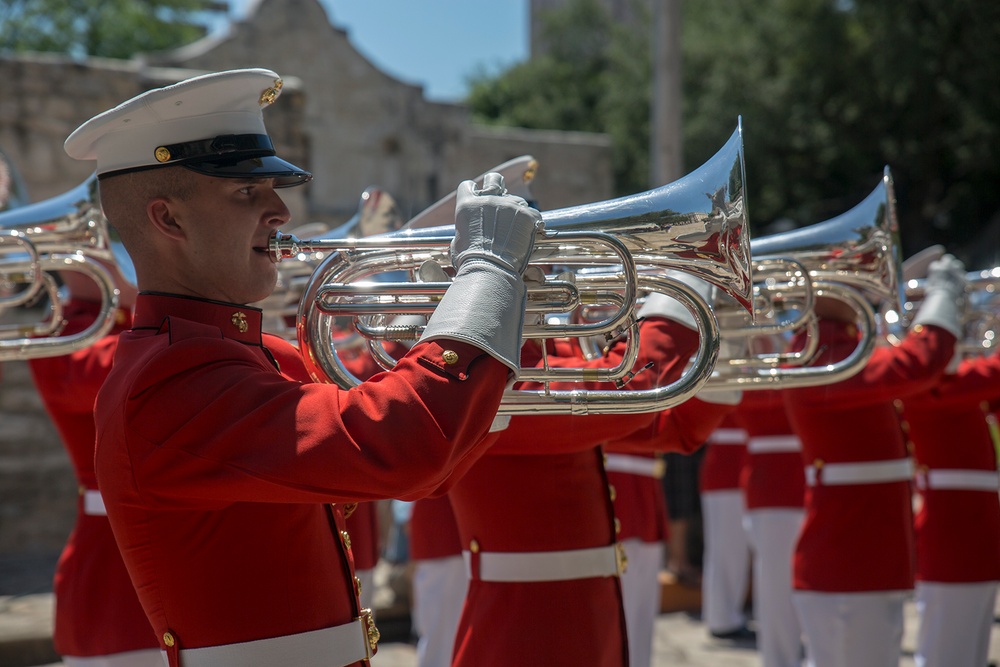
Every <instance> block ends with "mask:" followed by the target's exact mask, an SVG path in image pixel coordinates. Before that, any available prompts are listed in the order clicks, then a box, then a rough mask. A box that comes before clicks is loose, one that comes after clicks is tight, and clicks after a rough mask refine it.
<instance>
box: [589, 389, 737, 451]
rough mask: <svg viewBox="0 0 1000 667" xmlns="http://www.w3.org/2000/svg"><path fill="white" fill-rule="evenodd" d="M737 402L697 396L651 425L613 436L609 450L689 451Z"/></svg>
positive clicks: (702, 442)
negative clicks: (621, 436) (710, 400)
mask: <svg viewBox="0 0 1000 667" xmlns="http://www.w3.org/2000/svg"><path fill="white" fill-rule="evenodd" d="M735 409H736V405H728V404H725V403H707V402H705V401H702V400H701V399H699V398H698V397H694V398H692V399H690V400H688V401H685V402H683V403H681V404H680V405H677V406H674V407H672V408H668V409H666V410H664V411H663V412H660V413H659V414H657V415H656V419H655V420H654V421H653V423H652V424H650V425H649V426H648V427H645V428H642V429H639V430H637V431H635V432H633V433H630V434H629V435H628V436H626V437H624V438H620V439H618V440H614V441H612V442H610V443H608V445H607V446H606V447H605V449H606V450H607V451H609V452H626V453H629V452H650V451H658V452H680V453H682V454H690V453H692V452H694V451H695V450H697V449H698V448H699V447H701V446H702V445H704V444H705V441H706V440H708V436H710V435H712V432H713V431H715V429H716V428H718V427H719V424H721V423H722V420H723V419H725V417H726V415H728V414H730V413H732V412H733V411H734V410H735Z"/></svg>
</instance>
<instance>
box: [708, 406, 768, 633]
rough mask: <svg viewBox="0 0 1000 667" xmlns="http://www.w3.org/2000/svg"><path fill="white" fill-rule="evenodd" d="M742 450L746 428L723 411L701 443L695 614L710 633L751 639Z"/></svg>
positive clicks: (745, 439) (744, 448)
mask: <svg viewBox="0 0 1000 667" xmlns="http://www.w3.org/2000/svg"><path fill="white" fill-rule="evenodd" d="M746 456H747V432H746V429H744V428H743V427H742V426H740V425H739V424H738V423H736V417H735V415H733V414H729V415H727V416H726V418H725V419H724V420H723V421H722V424H720V426H719V428H717V429H716V430H715V431H713V432H712V434H711V435H710V436H709V437H708V442H707V443H705V458H704V459H702V462H701V471H700V476H699V490H700V492H701V516H702V526H703V530H704V535H705V542H704V543H705V549H704V556H703V559H702V575H701V577H702V578H701V591H702V595H701V619H702V621H703V622H704V623H705V626H706V627H707V628H708V632H709V635H711V636H712V637H714V638H716V639H724V640H730V641H736V642H752V641H754V640H755V639H756V636H755V634H754V631H753V630H751V629H750V628H749V627H748V626H747V614H746V611H745V609H746V602H747V594H748V593H749V590H750V542H749V541H748V539H747V534H746V531H745V530H744V528H743V519H744V514H745V507H744V504H743V494H742V492H741V491H740V471H741V470H742V469H743V463H744V461H745V460H746Z"/></svg>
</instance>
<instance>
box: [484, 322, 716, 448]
mask: <svg viewBox="0 0 1000 667" xmlns="http://www.w3.org/2000/svg"><path fill="white" fill-rule="evenodd" d="M623 345H624V344H623V343H620V344H617V345H615V346H613V347H612V348H611V349H610V350H609V351H608V352H607V353H606V354H605V356H603V357H601V358H600V359H594V360H589V361H585V360H584V359H583V358H582V354H580V353H577V354H576V355H575V356H574V355H569V354H567V353H566V352H563V356H557V357H550V358H549V360H548V362H549V364H550V365H551V366H561V367H566V366H584V367H587V368H608V367H611V366H614V365H616V364H618V363H619V362H620V360H621V358H622V354H623V352H624V347H623ZM697 347H698V334H697V332H695V331H693V330H691V329H688V328H687V327H683V326H680V325H678V324H676V323H675V322H671V321H669V320H665V319H662V318H649V319H647V320H645V321H643V323H642V324H641V325H640V332H639V358H638V360H637V362H636V368H643V367H644V366H645V365H646V364H647V363H652V364H653V367H652V368H650V369H649V370H647V371H645V372H641V373H639V374H637V375H636V376H635V378H633V379H632V381H631V382H630V383H629V384H628V385H627V388H628V389H631V390H637V389H650V388H652V387H653V386H663V385H665V384H668V383H670V382H672V381H674V380H676V379H677V378H679V377H680V376H681V373H682V372H683V371H684V368H685V366H686V365H687V362H688V360H689V359H690V357H691V355H692V354H693V353H694V351H695V350H696V349H697ZM522 386H523V387H525V388H528V389H539V388H540V386H539V385H537V384H529V383H525V384H524V385H522ZM553 388H554V389H572V388H580V387H579V385H577V386H575V387H574V386H572V384H570V383H566V384H556V385H553ZM586 388H588V389H609V388H611V387H609V386H608V385H607V384H604V385H602V384H600V383H586ZM655 419H656V413H635V414H604V415H600V414H590V415H568V414H567V415H516V416H514V417H512V418H511V420H510V425H509V426H508V427H507V429H506V430H504V431H501V432H500V434H499V437H498V439H497V442H496V444H494V445H493V447H492V448H491V449H490V452H491V453H497V454H555V453H561V452H572V451H582V450H586V449H590V448H592V447H595V446H597V445H601V444H604V443H606V442H608V441H609V440H614V439H617V438H620V437H622V436H624V435H625V434H628V433H631V432H633V431H636V430H638V429H641V428H645V427H648V426H649V425H650V424H651V423H653V421H654V420H655Z"/></svg>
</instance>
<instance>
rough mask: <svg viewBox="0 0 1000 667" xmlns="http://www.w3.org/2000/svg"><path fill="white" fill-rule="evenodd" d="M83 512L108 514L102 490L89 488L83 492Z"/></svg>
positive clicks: (94, 514) (97, 514)
mask: <svg viewBox="0 0 1000 667" xmlns="http://www.w3.org/2000/svg"><path fill="white" fill-rule="evenodd" d="M83 513H84V514H87V515H89V516H107V515H108V510H107V509H106V508H105V507H104V498H102V497H101V492H100V491H98V490H96V489H87V490H86V491H84V492H83Z"/></svg>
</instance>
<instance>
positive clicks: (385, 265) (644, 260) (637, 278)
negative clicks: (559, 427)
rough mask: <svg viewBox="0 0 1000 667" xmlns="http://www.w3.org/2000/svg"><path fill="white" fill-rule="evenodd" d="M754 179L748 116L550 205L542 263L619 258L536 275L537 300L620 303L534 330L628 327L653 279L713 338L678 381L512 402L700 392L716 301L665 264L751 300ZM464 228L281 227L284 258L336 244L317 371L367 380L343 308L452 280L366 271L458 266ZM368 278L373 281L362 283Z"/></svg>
mask: <svg viewBox="0 0 1000 667" xmlns="http://www.w3.org/2000/svg"><path fill="white" fill-rule="evenodd" d="M744 182H745V180H744V164H743V140H742V128H741V127H740V126H737V129H736V131H735V132H734V133H733V134H732V136H731V137H730V139H729V140H728V141H727V142H726V144H725V146H723V148H722V149H720V150H719V151H718V152H717V153H716V155H715V156H713V157H712V158H711V159H710V160H709V161H708V162H706V163H705V164H704V165H702V166H701V167H700V168H699V169H698V170H696V171H695V172H693V173H691V174H689V175H688V176H685V177H684V178H682V179H680V180H678V181H676V182H674V183H671V184H668V185H665V186H662V187H660V188H656V189H654V190H651V191H649V192H645V193H641V194H637V195H631V196H628V197H621V198H618V199H613V200H609V201H604V202H597V203H592V204H584V205H581V206H574V207H569V208H564V209H559V210H554V211H543V212H542V219H543V221H544V223H545V229H544V230H543V231H541V232H539V236H538V238H537V239H536V244H535V250H534V252H533V253H532V256H531V263H532V264H533V265H535V266H541V267H545V266H552V265H560V266H571V267H572V266H575V267H608V269H609V270H608V272H607V273H606V274H602V275H601V276H599V277H596V278H594V280H593V281H590V280H589V279H586V278H584V277H582V276H579V275H578V276H577V278H576V280H575V281H564V282H559V283H558V284H557V283H554V282H546V283H545V284H543V285H541V286H540V287H533V286H529V296H528V303H529V310H531V312H533V313H542V312H544V311H543V310H542V309H541V307H540V306H539V303H542V302H544V303H551V304H553V305H551V311H550V312H552V313H566V312H569V311H571V310H573V309H574V308H576V307H578V306H579V305H580V304H581V303H583V302H584V301H585V300H587V299H589V298H592V297H593V298H598V299H604V301H600V303H604V304H607V305H612V306H615V307H616V309H617V310H616V314H614V315H611V316H609V317H608V318H607V319H605V320H604V321H602V322H601V323H599V324H596V325H589V326H588V327H587V328H586V332H585V333H584V332H579V331H567V329H566V328H565V327H559V328H555V327H552V326H550V325H548V324H541V325H526V326H525V329H524V332H523V333H524V336H525V337H526V338H532V337H534V338H548V337H565V336H575V335H588V336H592V335H618V334H620V333H622V332H627V331H628V330H629V329H630V328H631V323H634V320H635V302H636V299H637V296H638V293H639V291H640V290H653V291H662V292H664V293H668V294H669V295H671V296H674V297H675V298H678V299H679V300H680V301H681V302H682V303H684V304H685V306H686V307H687V308H688V309H689V310H690V311H691V312H692V314H693V315H694V317H695V320H696V322H697V323H698V327H699V331H700V334H701V346H700V348H699V352H698V355H697V357H696V360H695V362H694V363H693V364H692V366H691V369H690V370H689V372H688V373H687V374H685V376H683V377H682V378H681V379H680V380H678V381H677V382H675V383H674V384H672V385H670V386H669V387H658V388H656V389H653V390H648V392H647V391H591V392H587V391H583V390H574V391H564V392H560V391H555V390H551V389H547V390H544V391H539V392H524V391H514V392H508V395H507V396H505V398H504V401H503V403H502V404H501V409H500V412H501V414H537V413H540V412H574V413H579V414H583V413H587V412H590V413H597V412H647V411H658V410H662V409H664V408H666V407H669V406H670V405H673V404H676V403H679V402H681V401H683V400H686V399H687V398H689V397H690V396H691V395H693V394H694V393H695V392H696V391H697V389H698V388H699V387H700V386H701V384H703V383H704V382H705V381H706V380H707V379H708V377H709V375H710V374H711V370H712V367H713V366H714V363H715V359H716V355H717V352H718V327H717V324H716V322H715V318H714V316H713V315H712V312H711V309H710V307H709V306H708V304H706V303H704V302H703V300H702V299H700V298H699V297H698V296H697V294H696V293H695V292H694V291H693V290H691V289H690V288H687V287H686V286H685V285H683V284H680V283H677V281H672V280H669V279H664V278H663V277H662V276H661V275H660V274H662V271H663V269H675V270H679V271H682V272H685V273H688V274H690V275H694V276H696V277H698V278H701V279H703V280H706V281H708V282H710V283H713V284H715V285H716V286H718V287H719V288H721V289H722V290H723V291H724V292H726V293H727V294H729V295H730V296H732V298H733V299H735V300H736V301H737V302H739V303H740V304H742V305H743V306H745V307H747V308H749V306H750V303H751V301H750V298H751V294H752V280H751V275H750V261H749V258H750V253H749V248H750V244H749V236H748V234H749V225H748V224H747V214H746V205H745V191H744ZM453 236H454V225H451V226H445V227H433V228H422V229H403V230H401V231H399V232H395V233H392V234H386V235H383V236H378V237H370V238H366V239H354V240H337V239H325V240H299V239H296V238H295V237H288V236H285V235H283V234H280V233H276V234H275V236H274V237H272V241H271V246H270V247H271V252H272V255H273V256H274V258H275V260H276V261H277V260H280V259H283V258H292V257H296V256H298V255H299V254H301V253H309V252H316V251H327V252H330V253H331V255H330V256H329V257H328V258H327V259H326V260H324V262H323V264H321V265H320V266H319V267H318V268H317V270H316V272H315V273H314V274H313V276H312V278H311V284H310V286H309V287H308V288H307V289H306V292H305V296H304V298H303V301H302V304H301V307H300V311H299V321H298V331H299V343H300V349H302V350H304V351H308V352H307V354H306V358H307V362H306V363H307V365H308V366H310V372H311V373H312V375H313V377H314V378H315V379H317V380H318V381H334V382H337V383H338V384H340V385H341V386H354V385H356V384H357V383H358V382H359V381H358V379H357V378H354V377H353V376H352V375H350V373H349V372H347V371H346V369H345V368H344V367H343V364H342V363H341V362H340V360H339V358H338V357H337V353H336V350H335V349H334V348H333V336H332V335H331V330H330V325H329V322H330V320H331V319H332V315H334V314H336V315H345V314H351V315H353V316H355V317H363V316H368V315H374V314H375V313H376V312H378V313H382V314H384V315H400V314H423V315H429V314H430V313H431V312H433V307H434V304H435V303H436V301H437V300H438V299H439V298H440V295H441V294H442V293H443V292H444V290H445V289H446V288H447V283H396V284H393V283H378V284H377V285H375V284H364V283H363V281H365V280H366V279H368V278H370V277H371V276H374V275H377V274H379V273H383V272H390V271H408V272H410V273H411V274H412V273H415V272H416V270H417V268H418V267H419V266H420V265H421V264H422V263H423V262H425V261H434V262H437V263H438V264H440V265H444V266H450V260H449V258H448V248H449V245H450V243H451V240H452V238H453ZM359 282H362V283H363V284H356V283H359ZM584 294H585V296H584ZM595 295H596V296H595ZM542 319H544V318H542ZM631 344H633V346H634V343H631ZM627 356H628V355H627ZM632 358H633V359H634V356H632ZM554 370H555V369H554ZM558 370H559V371H560V372H562V373H564V374H568V373H571V372H577V373H578V374H579V375H580V378H579V379H580V380H586V381H594V380H595V377H594V376H593V372H592V371H588V372H587V373H583V372H582V371H579V370H578V369H558ZM630 370H631V369H630V368H629V367H622V368H618V369H612V370H611V371H610V374H609V375H608V376H604V377H600V378H597V381H609V382H610V381H616V382H617V381H618V380H620V379H621V378H623V377H624V376H626V375H628V373H629V371H630ZM522 377H523V378H525V379H527V378H531V379H534V380H537V381H539V382H549V381H556V380H559V381H563V380H566V379H567V378H566V377H565V376H564V375H556V376H551V375H545V376H544V378H543V379H538V375H537V371H536V370H535V369H522Z"/></svg>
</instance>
